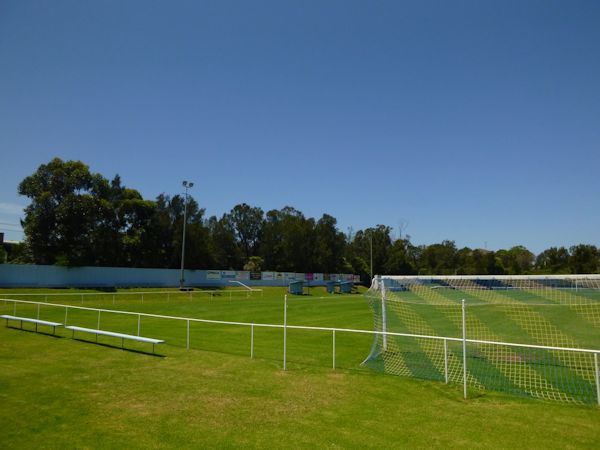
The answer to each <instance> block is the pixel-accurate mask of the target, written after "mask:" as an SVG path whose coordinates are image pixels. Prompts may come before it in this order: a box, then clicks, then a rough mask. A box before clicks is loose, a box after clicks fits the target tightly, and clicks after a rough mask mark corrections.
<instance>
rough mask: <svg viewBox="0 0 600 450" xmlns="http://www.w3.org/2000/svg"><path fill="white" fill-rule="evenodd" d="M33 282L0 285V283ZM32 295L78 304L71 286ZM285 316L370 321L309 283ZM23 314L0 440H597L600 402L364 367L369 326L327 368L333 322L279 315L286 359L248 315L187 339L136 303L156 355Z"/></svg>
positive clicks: (12, 334) (236, 308) (431, 443)
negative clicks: (308, 291) (27, 320)
mask: <svg viewBox="0 0 600 450" xmlns="http://www.w3.org/2000/svg"><path fill="white" fill-rule="evenodd" d="M38 292H39V291H36V290H28V291H25V290H0V298H6V297H10V294H11V293H13V294H14V293H20V294H23V293H38ZM51 292H52V293H53V294H61V293H62V292H63V291H59V290H53V291H51ZM74 292H75V291H65V293H70V294H72V293H74ZM283 293H284V291H283V290H282V289H279V288H270V289H266V290H265V292H264V294H263V296H260V294H257V293H254V294H253V295H252V296H251V297H246V295H245V294H242V293H233V294H231V297H230V296H229V291H227V290H225V291H222V292H220V293H219V294H218V295H212V296H211V295H210V294H204V295H200V294H199V293H198V292H195V293H194V296H193V298H192V299H189V298H188V297H186V296H181V295H175V294H174V295H172V296H170V297H169V299H168V300H166V299H165V296H164V295H157V294H144V298H143V300H142V297H141V294H139V293H136V294H133V295H128V296H120V295H117V296H115V300H113V295H112V293H110V292H106V293H101V294H102V295H98V296H89V297H88V296H84V298H83V306H84V307H92V308H95V307H97V308H105V309H114V310H123V311H134V312H142V313H150V314H163V315H169V316H180V317H192V318H203V319H214V320H227V321H243V322H254V323H275V324H281V323H282V322H283ZM99 294H100V293H99ZM15 298H19V297H15ZM33 298H34V297H31V298H29V300H32V299H33ZM35 298H36V300H37V301H40V300H41V301H44V300H47V301H48V302H52V303H62V304H71V305H78V306H81V305H82V299H81V297H80V296H77V295H75V296H74V295H63V296H61V295H51V296H49V297H48V298H47V299H46V298H45V296H44V298H40V297H35ZM113 301H114V303H113ZM0 312H1V313H2V314H7V313H8V314H12V313H13V305H12V303H11V302H8V303H5V302H2V301H0ZM16 312H17V314H18V315H24V316H29V317H36V316H37V314H38V310H37V307H36V306H33V305H29V306H27V305H22V304H20V305H18V306H17V311H16ZM39 316H40V318H41V319H46V320H56V321H59V322H63V321H64V318H65V309H64V308H56V307H50V306H43V307H41V308H40V310H39ZM67 319H68V323H69V324H72V325H80V326H85V327H91V328H95V327H96V326H97V324H98V313H97V312H93V311H85V310H80V311H74V310H70V311H69V313H68V318H67ZM288 324H290V325H309V326H324V327H340V328H358V329H372V327H373V318H372V313H371V311H370V309H369V307H368V302H367V301H366V300H365V298H364V297H362V296H361V295H352V296H340V295H326V294H324V292H323V291H321V290H313V292H312V295H311V296H304V297H290V299H289V306H288ZM137 326H138V318H137V316H136V315H132V316H122V315H117V314H114V313H112V314H111V313H107V312H104V313H101V315H100V327H101V328H103V329H108V330H111V331H121V332H126V333H132V334H135V333H137ZM24 328H25V329H26V330H27V331H21V330H19V329H15V328H12V327H8V328H7V327H4V326H2V327H0V399H1V400H2V410H1V411H2V412H1V413H0V418H1V422H0V423H2V424H3V425H4V426H3V429H2V433H1V434H0V446H1V447H2V448H22V447H40V448H64V447H75V448H181V447H184V448H190V447H211V448H215V447H218V448H223V447H244V448H257V447H291V448H306V447H327V448H358V447H368V448H386V447H387V448H389V447H436V448H440V447H450V446H452V447H457V446H462V447H478V448H481V447H487V448H489V447H496V448H505V447H535V448H539V447H544V448H596V447H597V443H598V442H600V429H599V428H598V426H597V424H598V423H599V420H600V409H599V408H598V407H597V406H574V405H564V404H559V403H553V402H544V401H540V400H528V399H520V398H516V397H511V396H509V395H503V394H498V393H493V392H489V391H477V390H473V391H471V393H470V395H471V398H470V399H469V400H467V401H465V400H463V398H462V389H461V386H459V385H457V384H449V385H445V384H443V383H440V382H434V381H424V380H418V379H412V378H405V377H396V376H389V375H382V374H379V373H376V372H373V371H371V370H369V369H366V368H364V367H362V366H361V365H360V363H361V362H362V360H364V358H365V357H366V356H367V354H368V353H369V350H370V348H371V344H372V338H371V337H370V336H368V335H358V334H350V333H337V334H336V367H337V368H336V370H335V371H334V370H332V368H331V365H332V336H331V333H330V332H319V331H305V330H288V363H287V369H288V370H287V371H285V372H284V371H283V370H282V354H283V332H282V330H281V329H272V328H259V327H256V328H255V330H254V339H255V340H254V359H251V358H250V329H249V327H242V326H225V325H214V324H204V323H194V322H192V323H191V326H190V347H191V348H190V350H186V344H187V342H186V340H187V336H186V332H187V330H186V323H185V322H181V321H177V320H165V319H153V318H146V317H142V319H141V321H140V329H141V335H144V336H151V337H158V338H164V339H166V340H167V344H166V345H163V346H158V347H157V353H158V354H159V355H160V356H155V355H152V354H148V352H149V351H151V347H149V346H148V344H142V343H133V342H129V343H126V347H127V348H128V349H129V351H127V350H125V351H123V350H121V349H120V345H121V343H120V341H117V340H116V339H115V338H110V337H100V338H99V344H100V345H97V344H95V343H93V342H86V341H84V340H79V339H76V340H73V339H71V338H70V337H71V334H70V332H67V331H66V330H59V331H57V336H52V335H48V334H43V333H35V332H32V331H29V330H32V329H33V325H31V324H27V325H25V326H24ZM40 330H42V329H41V328H40ZM48 331H51V330H48ZM76 337H77V336H76ZM81 338H84V339H86V340H88V341H93V340H94V338H93V337H92V336H91V335H90V336H81Z"/></svg>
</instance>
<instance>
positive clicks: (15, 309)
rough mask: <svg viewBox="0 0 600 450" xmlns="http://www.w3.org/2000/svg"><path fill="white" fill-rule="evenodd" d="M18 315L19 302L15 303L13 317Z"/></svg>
mask: <svg viewBox="0 0 600 450" xmlns="http://www.w3.org/2000/svg"><path fill="white" fill-rule="evenodd" d="M16 315H17V302H13V316H16Z"/></svg>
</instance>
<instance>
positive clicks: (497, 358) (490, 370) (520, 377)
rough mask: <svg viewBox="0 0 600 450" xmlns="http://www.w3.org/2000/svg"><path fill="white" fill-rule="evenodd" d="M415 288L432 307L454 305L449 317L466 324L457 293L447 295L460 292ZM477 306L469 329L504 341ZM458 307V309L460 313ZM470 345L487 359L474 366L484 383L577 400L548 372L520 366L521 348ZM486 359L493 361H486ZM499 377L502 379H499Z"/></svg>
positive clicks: (468, 319) (470, 316) (484, 337)
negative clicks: (551, 378)
mask: <svg viewBox="0 0 600 450" xmlns="http://www.w3.org/2000/svg"><path fill="white" fill-rule="evenodd" d="M411 291H412V292H413V294H415V295H418V296H419V297H420V298H421V299H422V300H423V301H424V302H426V303H428V304H430V305H431V307H432V308H433V307H435V306H436V305H444V306H446V307H448V308H450V310H451V311H453V312H452V313H450V314H448V320H449V321H451V322H454V323H455V325H456V326H457V327H460V328H462V309H461V305H459V304H458V303H457V301H456V300H457V299H456V296H454V299H452V298H448V297H446V296H445V295H443V294H450V293H452V294H456V291H455V290H447V289H443V290H442V291H443V294H442V293H440V292H439V290H433V289H430V288H427V287H425V286H413V287H411ZM473 309H475V308H470V309H469V310H468V313H467V315H466V322H467V330H469V329H477V330H478V332H479V333H480V336H481V339H482V340H490V341H501V339H500V338H499V336H497V335H496V334H495V333H494V332H493V331H492V330H491V329H489V328H488V326H487V325H486V324H484V323H483V322H482V321H481V320H480V319H479V318H478V317H477V315H476V313H475V314H473ZM454 311H457V312H458V314H457V313H456V312H454ZM478 338H479V337H478ZM470 346H471V347H474V348H476V349H477V351H478V352H479V353H481V354H482V355H484V359H483V360H479V361H478V364H477V365H476V366H475V368H473V371H475V370H477V369H478V370H477V380H478V383H481V384H482V385H483V386H486V387H488V388H502V389H507V390H509V391H511V392H520V393H521V394H523V393H524V394H525V395H530V396H534V397H540V398H553V399H564V400H570V401H575V399H574V398H572V397H570V396H568V395H567V394H565V393H564V392H563V391H562V390H561V389H559V388H558V387H556V386H554V385H552V383H550V382H548V380H547V379H546V378H545V377H544V376H542V375H541V374H540V373H538V372H537V371H536V370H535V369H533V368H531V367H529V365H527V364H525V365H523V364H519V365H518V366H517V365H516V363H517V362H518V361H520V360H521V358H520V356H519V354H518V352H516V351H515V350H513V349H512V348H506V347H504V348H497V347H498V346H490V345H483V344H470ZM494 349H496V350H494ZM486 361H487V362H489V364H486V363H485V362H486ZM461 365H462V361H461ZM486 366H487V367H486ZM499 379H500V380H502V381H500V382H499V381H497V380H499Z"/></svg>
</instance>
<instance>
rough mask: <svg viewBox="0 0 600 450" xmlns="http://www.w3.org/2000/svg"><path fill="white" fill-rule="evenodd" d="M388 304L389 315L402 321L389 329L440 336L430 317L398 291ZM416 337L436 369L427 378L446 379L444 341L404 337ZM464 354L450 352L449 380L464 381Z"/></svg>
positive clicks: (474, 382) (470, 377) (470, 378)
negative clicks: (417, 309) (424, 314)
mask: <svg viewBox="0 0 600 450" xmlns="http://www.w3.org/2000/svg"><path fill="white" fill-rule="evenodd" d="M386 305H387V306H388V313H387V314H388V315H390V314H392V315H393V317H396V318H397V320H398V321H399V323H400V326H399V327H398V328H395V329H390V330H389V331H397V330H403V331H404V330H406V331H405V332H407V333H410V334H422V335H428V336H439V334H437V333H436V330H435V329H434V328H433V327H432V326H431V325H430V323H429V321H428V318H426V317H423V316H421V315H420V314H419V313H418V312H417V311H416V310H415V308H416V307H417V305H416V304H414V303H408V302H405V301H403V299H402V298H401V297H400V296H399V295H398V293H394V292H390V293H389V294H388V296H387V299H386ZM404 339H414V341H415V342H417V343H418V345H419V347H420V348H421V350H422V351H423V353H424V357H425V356H426V357H427V358H428V360H429V361H431V363H432V364H433V367H432V370H435V375H429V376H428V377H427V378H433V377H434V376H435V377H436V378H438V379H441V380H443V379H444V372H445V362H444V346H443V345H444V344H443V342H442V341H441V340H440V341H437V340H433V339H421V338H404ZM461 357H462V355H457V354H455V353H454V352H448V373H449V380H451V381H454V382H458V383H459V382H462V380H463V372H462V369H461V368H462V359H461ZM467 378H468V381H469V383H470V384H472V385H473V386H476V387H479V388H483V386H482V385H481V383H480V382H479V380H477V379H476V378H475V377H474V376H473V375H472V374H471V373H468V374H467Z"/></svg>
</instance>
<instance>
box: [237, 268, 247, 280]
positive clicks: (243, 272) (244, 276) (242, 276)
mask: <svg viewBox="0 0 600 450" xmlns="http://www.w3.org/2000/svg"><path fill="white" fill-rule="evenodd" d="M235 279H236V280H242V281H243V280H249V279H250V272H249V271H247V270H238V271H237V272H236V273H235Z"/></svg>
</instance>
